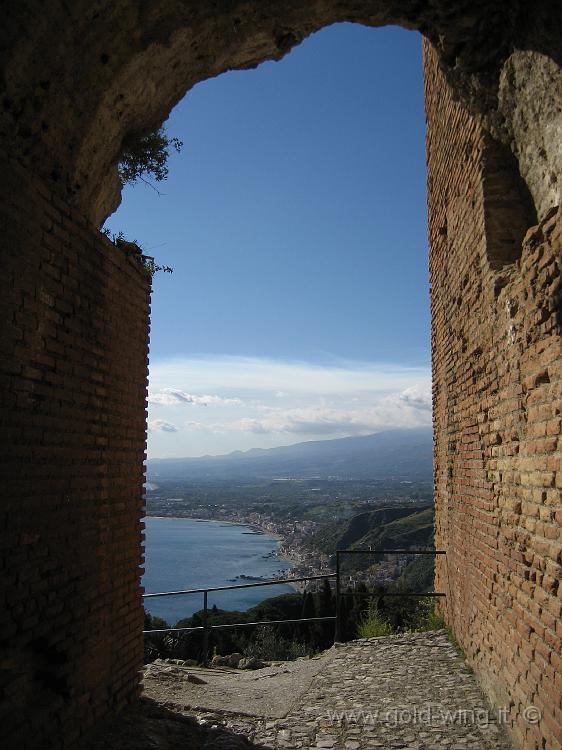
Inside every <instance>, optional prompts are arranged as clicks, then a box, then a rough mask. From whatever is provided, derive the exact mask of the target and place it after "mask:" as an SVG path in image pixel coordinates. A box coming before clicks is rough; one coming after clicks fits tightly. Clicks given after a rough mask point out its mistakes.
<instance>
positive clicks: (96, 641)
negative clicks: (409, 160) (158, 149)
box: [0, 0, 562, 748]
mask: <svg viewBox="0 0 562 750" xmlns="http://www.w3.org/2000/svg"><path fill="white" fill-rule="evenodd" d="M561 12H562V11H561V7H560V5H559V3H555V2H550V1H549V0H543V1H542V2H538V3H534V4H533V7H532V9H531V8H529V7H528V4H526V3H522V2H521V3H519V2H512V3H509V4H498V3H495V2H491V0H480V2H465V1H464V0H462V1H461V0H458V2H455V3H454V5H451V3H449V2H446V0H438V1H436V2H434V3H425V2H422V3H418V2H409V1H407V0H406V1H405V2H400V3H397V2H393V1H392V0H376V1H375V0H356V1H355V2H352V1H351V0H318V2H314V3H299V2H296V0H281V2H277V3H269V2H268V3H265V4H264V3H258V2H256V1H255V0H251V1H250V0H246V1H245V2H242V1H240V2H238V1H237V0H219V1H218V2H216V3H213V4H211V5H209V4H208V3H204V2H196V1H195V0H194V2H190V3H186V2H180V0H157V1H156V2H153V3H148V2H142V1H141V0H137V1H136V2H132V1H131V0H120V1H118V2H114V3H109V2H105V1H100V2H98V3H95V4H94V5H92V4H91V3H86V2H83V1H82V0H80V1H79V2H76V3H73V4H72V7H69V5H68V4H65V3H63V2H60V1H59V0H48V2H46V3H43V4H41V5H40V4H38V3H36V2H34V1H33V0H22V2H19V3H17V4H16V3H13V4H11V6H10V7H9V8H7V9H5V22H4V24H3V27H2V30H1V31H0V34H1V39H2V45H1V46H0V56H1V59H2V63H3V78H2V84H1V86H2V110H1V113H0V130H1V133H2V142H3V151H2V163H3V175H4V180H3V183H2V185H1V192H2V203H1V205H0V221H1V222H2V227H3V230H4V232H3V241H4V248H3V259H5V262H4V266H3V270H4V274H3V283H4V293H3V295H2V305H3V307H4V313H5V325H4V327H3V329H2V332H1V335H0V345H1V351H2V359H1V360H0V378H1V381H0V382H2V384H3V386H4V388H3V393H2V399H3V404H2V406H3V410H2V422H1V429H2V436H3V438H4V441H3V459H4V461H3V466H2V479H3V487H5V495H6V503H5V510H4V511H3V513H4V515H3V521H2V522H3V527H2V528H3V531H4V537H3V538H4V540H5V544H4V549H5V553H4V556H3V565H4V568H3V570H4V573H5V576H4V577H5V580H6V583H7V588H6V594H5V599H6V603H7V606H6V609H5V615H4V619H3V620H2V630H1V633H2V638H3V640H2V644H3V652H2V657H1V658H2V664H1V666H2V669H3V670H4V671H3V675H4V676H5V679H4V682H3V685H5V686H6V687H5V690H6V694H7V696H8V699H9V719H10V721H9V722H6V725H5V727H4V733H5V737H6V738H7V741H8V743H9V742H10V741H12V742H13V744H14V745H15V744H16V743H17V746H18V747H21V748H26V747H36V746H37V745H38V744H40V745H41V746H44V747H49V746H52V747H59V746H61V747H62V746H65V747H66V746H71V745H72V744H73V743H75V742H76V740H77V739H78V737H79V736H80V734H81V733H82V732H83V731H85V729H87V728H88V727H89V726H91V725H92V723H94V722H95V721H96V720H97V718H99V717H100V716H103V715H104V714H105V713H107V712H108V711H110V710H114V709H118V708H120V707H121V706H122V705H124V704H125V703H126V702H128V701H130V700H134V698H135V697H136V696H137V694H138V668H139V666H140V663H141V660H142V640H141V636H140V630H141V623H142V606H141V599H140V589H139V570H138V567H139V565H140V564H141V554H140V541H141V532H142V530H141V525H140V516H141V506H142V501H141V492H142V481H143V471H142V462H143V457H144V446H145V437H146V434H145V411H144V409H145V397H146V373H147V353H148V350H147V346H148V313H149V291H150V290H149V282H148V279H147V278H146V275H145V274H144V272H143V270H142V268H140V267H139V265H138V263H137V262H136V260H135V258H134V257H129V256H127V255H126V254H124V253H122V252H118V251H117V250H116V249H115V247H114V246H113V245H111V244H110V243H109V242H107V241H106V239H105V238H103V237H102V236H101V235H100V233H99V232H98V230H97V227H98V226H99V223H100V222H101V221H102V219H103V218H104V217H105V216H106V215H107V214H108V213H109V212H111V211H112V210H114V208H115V207H116V206H117V205H118V202H119V192H120V186H119V183H118V180H117V173H116V163H117V160H118V157H119V153H120V150H121V146H122V143H123V140H124V139H125V138H127V137H128V136H129V135H130V134H131V133H135V132H143V131H144V130H146V129H150V128H153V127H155V126H157V125H159V124H160V123H161V122H162V120H163V119H164V118H165V117H166V116H167V114H168V112H169V111H170V109H171V107H172V106H173V105H174V104H175V102H177V101H178V100H179V99H180V98H181V96H183V94H184V93H185V91H186V90H187V89H189V88H190V87H191V86H193V85H194V84H195V83H196V82H197V81H200V80H203V79H205V78H208V77H210V76H213V75H217V74H219V73H220V72H222V71H224V70H227V69H230V68H247V67H252V66H254V65H257V64H258V63H259V62H261V61H262V60H265V59H279V58H280V57H282V56H283V54H285V53H286V52H287V51H288V50H289V49H290V48H291V47H292V46H294V45H295V44H298V43H299V42H300V41H301V40H302V39H304V38H305V37H306V36H307V35H308V34H310V33H312V32H313V31H315V30H317V29H319V28H321V27H323V26H326V25H328V24H330V23H334V22H336V21H343V20H347V21H356V22H359V23H363V24H366V25H371V26H378V25H383V24H389V23H395V24H400V25H402V26H404V27H406V28H410V29H418V30H419V31H421V32H422V34H424V36H425V37H426V40H427V41H426V42H425V45H424V46H425V80H426V84H425V86H426V108H427V115H428V138H427V157H428V169H429V180H428V181H429V191H428V192H429V229H430V246H431V256H430V270H431V279H432V321H433V322H432V341H433V374H434V408H435V418H434V421H435V486H436V503H437V536H438V542H439V544H440V545H444V546H445V547H446V548H447V550H448V557H447V564H446V565H444V566H440V568H439V569H438V580H439V585H440V586H442V587H444V588H445V590H446V591H447V592H448V594H449V596H448V601H447V617H448V621H449V622H450V624H451V625H452V627H453V628H454V629H455V632H456V634H457V637H458V638H459V640H460V642H461V643H462V645H463V647H464V648H465V650H466V651H467V655H468V657H469V660H470V661H471V663H472V664H473V665H474V667H475V669H476V672H477V674H478V676H479V679H480V681H481V683H482V684H483V686H484V687H485V689H486V691H487V693H488V695H489V696H491V697H492V699H493V700H494V701H495V704H496V705H497V706H503V705H509V706H511V708H512V712H511V714H510V727H511V730H512V733H513V736H514V738H515V740H516V741H517V743H518V744H519V745H520V746H521V747H525V748H527V747H528V748H535V747H541V746H542V747H544V746H552V747H558V746H559V745H562V738H561V737H560V728H561V727H562V718H561V711H560V706H559V705H556V700H555V697H553V696H556V695H557V694H558V693H557V691H558V688H559V674H560V670H561V669H562V665H561V663H560V657H559V654H560V650H561V646H562V641H561V638H562V635H561V633H560V631H559V620H560V617H561V616H562V605H561V603H560V602H561V600H560V588H559V579H560V576H561V571H562V567H561V566H562V552H561V550H560V543H561V537H560V525H561V523H562V517H561V513H562V511H561V505H560V496H559V489H558V488H559V486H560V480H559V478H557V471H558V468H559V466H558V464H559V462H560V458H559V447H560V446H559V445H558V441H559V440H560V437H559V436H560V434H561V433H562V425H561V420H560V411H561V410H562V408H561V405H560V393H561V392H562V390H561V389H562V355H561V347H560V342H561V338H560V320H559V304H560V282H559V278H560V260H559V255H560V243H561V227H562V222H561V219H560V216H559V213H557V212H556V206H557V205H558V203H559V200H560V173H561V172H562V168H561V165H562V154H561V148H560V140H561V139H560V135H559V134H560V131H561V128H562V125H561V109H562V108H561V105H560V99H561V95H560V91H561V90H562V89H561V80H562V78H561V72H560V64H561V55H562V41H561V39H560V31H559V30H560V28H562V24H561V23H560V22H559V21H560V14H561ZM557 18H558V21H557ZM529 197H530V200H531V203H533V204H534V205H533V206H531V209H530V211H529V213H528V214H527V208H525V205H527V206H528V204H529V201H528V200H527V199H528V198H529ZM533 212H535V213H536V215H537V219H538V221H539V224H538V227H535V228H534V229H533V230H532V231H530V232H529V233H528V234H527V237H526V239H525V241H524V242H523V243H521V236H522V234H523V233H524V232H525V230H527V229H528V228H529V227H528V225H529V222H530V221H531V219H530V218H529V217H530V216H532V214H533ZM522 217H523V218H522ZM526 700H529V701H533V702H534V703H535V705H536V706H538V708H539V709H540V711H541V712H542V717H543V718H542V720H541V721H540V722H539V723H538V724H532V725H529V724H528V723H526V722H525V718H524V708H525V701H526ZM39 702H40V705H41V710H37V705H38V703H39ZM549 743H550V745H549ZM556 743H558V744H556Z"/></svg>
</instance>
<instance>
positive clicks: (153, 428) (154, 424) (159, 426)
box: [148, 419, 178, 432]
mask: <svg viewBox="0 0 562 750" xmlns="http://www.w3.org/2000/svg"><path fill="white" fill-rule="evenodd" d="M148 429H149V431H150V432H177V431H178V428H177V427H176V425H175V424H172V423H171V422H167V421H166V420H165V419H152V420H151V421H150V422H149V423H148Z"/></svg>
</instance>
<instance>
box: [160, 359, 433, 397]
mask: <svg viewBox="0 0 562 750" xmlns="http://www.w3.org/2000/svg"><path fill="white" fill-rule="evenodd" d="M428 374H429V373H428V369H427V368H426V367H403V366H399V365H392V364H387V363H377V362H349V361H346V360H334V361H333V362H331V363H327V364H311V363H308V362H290V361H285V360H274V359H267V358H260V357H227V356H224V357H194V358H189V359H187V358H186V359H175V360H167V361H161V362H156V363H152V364H151V366H150V381H151V386H152V388H153V389H154V392H155V393H157V392H159V391H168V392H169V391H177V390H178V387H187V388H189V391H190V393H191V392H193V391H195V392H203V393H205V392H208V389H213V391H214V392H218V393H219V394H222V393H225V392H226V393H228V392H230V393H232V392H233V391H234V392H235V393H238V394H240V393H242V392H256V391H260V392H263V393H264V394H265V393H269V394H271V393H283V394H285V395H286V396H287V397H288V396H294V395H295V394H299V393H303V392H308V393H311V394H316V395H320V394H339V395H340V396H342V395H357V392H361V391H371V392H372V391H377V392H383V391H388V392H390V391H394V392H395V391H402V390H404V389H406V388H409V387H410V386H412V385H415V384H417V383H419V382H420V381H423V380H425V379H427V378H428ZM172 384H173V385H172ZM188 384H189V385H188ZM180 393H183V391H180ZM190 393H187V394H185V395H186V396H189V395H190Z"/></svg>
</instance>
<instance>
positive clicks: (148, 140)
mask: <svg viewBox="0 0 562 750" xmlns="http://www.w3.org/2000/svg"><path fill="white" fill-rule="evenodd" d="M182 146H183V143H182V142H181V141H180V140H179V139H178V138H170V137H169V136H168V134H167V133H166V131H165V130H164V128H158V130H154V131H152V132H151V133H146V134H144V135H138V134H136V135H132V136H130V137H129V138H128V139H127V140H125V141H124V143H123V150H122V152H121V158H120V159H119V165H118V171H119V178H120V180H121V182H122V184H123V185H125V184H126V183H135V182H136V181H137V180H141V182H146V183H147V184H149V185H150V182H148V180H146V179H145V178H144V175H150V176H151V177H152V178H153V179H154V180H156V182H161V181H162V180H165V179H166V178H167V177H168V158H169V156H170V150H171V149H175V150H176V151H177V152H178V153H179V152H180V151H181V149H182Z"/></svg>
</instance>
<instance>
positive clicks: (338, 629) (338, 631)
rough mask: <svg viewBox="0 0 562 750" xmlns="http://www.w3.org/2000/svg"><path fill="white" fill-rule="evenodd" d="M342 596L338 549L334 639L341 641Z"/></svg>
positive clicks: (337, 551)
mask: <svg viewBox="0 0 562 750" xmlns="http://www.w3.org/2000/svg"><path fill="white" fill-rule="evenodd" d="M340 599H341V596H340V553H339V550H336V633H335V637H334V641H335V642H336V643H337V642H339V641H341V631H342V627H341V625H342V623H341V601H340Z"/></svg>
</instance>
